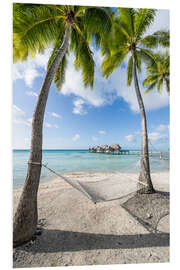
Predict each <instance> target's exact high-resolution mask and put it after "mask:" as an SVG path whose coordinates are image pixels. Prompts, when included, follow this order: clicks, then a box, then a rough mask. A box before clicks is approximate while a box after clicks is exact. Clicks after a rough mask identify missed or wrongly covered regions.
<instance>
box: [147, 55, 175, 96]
mask: <svg viewBox="0 0 180 270" xmlns="http://www.w3.org/2000/svg"><path fill="white" fill-rule="evenodd" d="M154 59H155V61H153V62H152V63H150V64H149V65H148V66H147V70H146V72H147V77H146V79H145V80H144V81H143V85H144V86H146V87H147V89H146V90H145V93H148V92H149V91H151V90H152V89H154V88H157V90H158V92H159V93H161V92H162V90H163V86H165V87H166V91H167V93H168V95H169V94H170V87H169V76H170V70H169V53H168V52H163V53H156V54H155V55H154Z"/></svg>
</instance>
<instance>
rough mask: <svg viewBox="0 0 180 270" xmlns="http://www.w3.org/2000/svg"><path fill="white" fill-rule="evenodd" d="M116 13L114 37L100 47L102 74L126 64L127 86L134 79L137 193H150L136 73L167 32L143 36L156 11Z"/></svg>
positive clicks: (143, 125)
mask: <svg viewBox="0 0 180 270" xmlns="http://www.w3.org/2000/svg"><path fill="white" fill-rule="evenodd" d="M117 10H118V14H115V16H114V19H113V34H112V35H111V36H110V37H109V38H108V39H107V40H106V44H105V45H104V44H102V45H101V48H102V54H104V55H105V58H104V60H103V64H102V67H101V68H102V71H103V75H104V76H105V77H106V78H108V77H109V76H110V74H111V73H112V72H113V71H114V70H115V69H116V68H118V67H119V66H121V65H122V64H124V63H125V60H127V59H128V65H127V85H128V86H130V85H131V83H132V80H134V87H135V92H136V96H137V100H138V104H139V110H140V116H141V169H140V175H139V183H143V185H141V184H138V185H140V190H139V192H141V193H153V192H154V188H153V185H152V181H151V175H150V165H149V154H148V134H147V122H146V113H145V108H144V103H143V99H142V96H141V92H140V88H139V80H138V76H137V72H139V73H140V72H141V64H142V61H145V62H146V61H150V60H151V61H152V59H153V53H152V52H151V50H150V49H149V48H154V47H156V46H157V45H158V44H166V45H167V43H168V33H167V32H166V31H158V32H156V33H154V34H153V35H145V33H146V31H147V30H148V27H149V26H150V25H151V23H152V22H153V21H154V18H155V13H156V11H155V10H154V9H132V8H118V9H117Z"/></svg>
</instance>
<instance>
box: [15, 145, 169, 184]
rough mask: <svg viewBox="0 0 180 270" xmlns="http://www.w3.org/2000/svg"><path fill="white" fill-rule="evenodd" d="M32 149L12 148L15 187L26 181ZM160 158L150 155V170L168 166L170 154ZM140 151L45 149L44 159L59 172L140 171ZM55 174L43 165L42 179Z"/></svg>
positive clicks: (162, 169)
mask: <svg viewBox="0 0 180 270" xmlns="http://www.w3.org/2000/svg"><path fill="white" fill-rule="evenodd" d="M28 158H29V150H13V187H14V188H18V187H21V186H22V185H23V184H24V181H25V178H26V173H27V162H28ZM165 158H166V159H165V160H160V158H159V154H155V153H153V154H152V157H150V166H151V171H164V170H169V154H166V156H165ZM139 160H140V156H139V155H107V154H100V153H99V154H98V153H89V152H88V150H43V163H48V167H50V168H52V169H53V170H55V171H56V172H59V173H68V172H138V170H139ZM54 177H55V176H54V175H53V174H52V173H51V172H49V171H48V170H47V169H45V168H42V173H41V180H40V181H41V182H45V181H48V180H49V179H51V178H54Z"/></svg>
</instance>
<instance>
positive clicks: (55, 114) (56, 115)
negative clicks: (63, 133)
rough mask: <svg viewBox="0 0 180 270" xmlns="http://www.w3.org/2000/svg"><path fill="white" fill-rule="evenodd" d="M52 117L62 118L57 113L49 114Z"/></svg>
mask: <svg viewBox="0 0 180 270" xmlns="http://www.w3.org/2000/svg"><path fill="white" fill-rule="evenodd" d="M49 114H50V115H51V116H53V117H55V118H62V116H61V115H59V114H57V113H55V112H52V113H49Z"/></svg>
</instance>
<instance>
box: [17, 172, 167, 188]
mask: <svg viewBox="0 0 180 270" xmlns="http://www.w3.org/2000/svg"><path fill="white" fill-rule="evenodd" d="M156 173H168V174H169V173H170V170H169V169H166V170H160V171H151V174H156ZM96 174H97V175H100V176H101V175H111V174H122V175H123V174H124V175H126V174H128V175H131V176H133V175H137V174H139V173H138V172H125V171H115V172H96V171H94V172H92V171H91V172H88V171H72V172H66V173H62V174H61V175H62V176H64V177H68V176H72V177H73V176H76V175H79V176H82V177H89V176H91V175H92V176H93V175H96ZM44 178H45V179H41V180H40V184H39V185H40V186H41V185H44V184H47V183H49V182H52V181H54V180H55V179H61V178H59V177H58V176H52V175H48V176H45V177H44ZM62 181H63V180H62ZM23 185H24V184H22V186H21V187H13V191H15V190H18V189H22V188H23Z"/></svg>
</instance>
